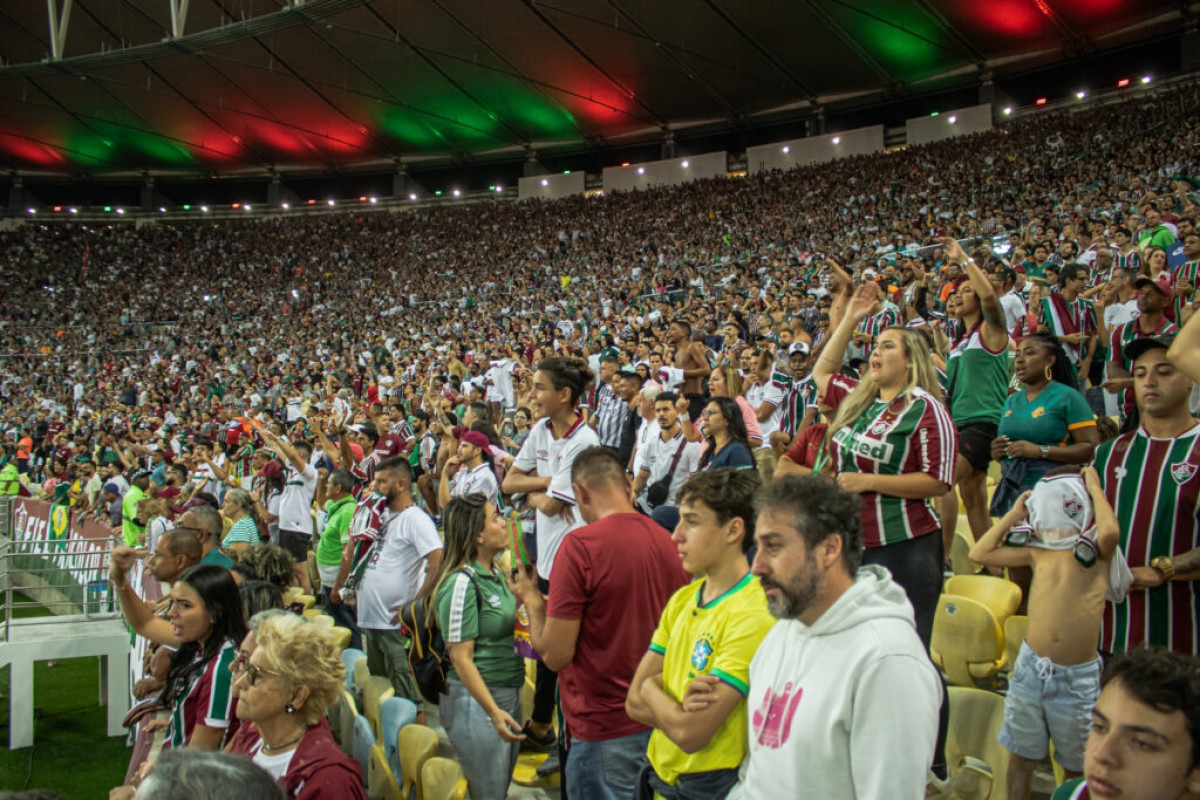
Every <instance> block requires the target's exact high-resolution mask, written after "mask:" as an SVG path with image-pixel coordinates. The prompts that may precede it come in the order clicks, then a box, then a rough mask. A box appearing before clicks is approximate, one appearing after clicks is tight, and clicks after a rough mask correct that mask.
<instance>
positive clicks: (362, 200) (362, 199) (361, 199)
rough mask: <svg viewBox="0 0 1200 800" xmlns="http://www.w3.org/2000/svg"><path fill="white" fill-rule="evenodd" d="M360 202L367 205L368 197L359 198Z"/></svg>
mask: <svg viewBox="0 0 1200 800" xmlns="http://www.w3.org/2000/svg"><path fill="white" fill-rule="evenodd" d="M358 202H360V203H365V202H367V198H366V197H360V198H358Z"/></svg>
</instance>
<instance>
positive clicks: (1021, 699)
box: [996, 642, 1101, 772]
mask: <svg viewBox="0 0 1200 800" xmlns="http://www.w3.org/2000/svg"><path fill="white" fill-rule="evenodd" d="M1100 672H1101V668H1100V658H1099V657H1097V658H1096V660H1094V661H1089V662H1088V663H1086V664H1076V665H1075V666H1071V667H1060V666H1059V665H1058V664H1055V663H1054V662H1053V661H1051V660H1050V659H1048V658H1041V657H1039V656H1038V654H1037V653H1035V652H1033V651H1032V650H1030V649H1029V645H1027V644H1025V643H1024V642H1022V643H1021V652H1020V654H1019V655H1018V656H1017V662H1016V664H1014V665H1013V671H1012V678H1011V680H1010V681H1009V684H1008V697H1007V698H1006V699H1005V701H1004V724H1003V725H1001V726H1000V734H999V736H997V737H996V738H997V739H999V741H1000V744H1002V745H1004V746H1005V747H1006V748H1007V749H1008V751H1009V752H1011V753H1012V754H1013V755H1017V756H1020V757H1021V758H1027V759H1030V760H1033V761H1037V760H1039V759H1042V758H1045V757H1046V752H1047V748H1048V745H1049V741H1050V740H1051V739H1053V740H1054V760H1055V761H1057V762H1058V763H1059V764H1061V765H1062V767H1063V769H1065V770H1070V771H1071V772H1082V771H1083V749H1084V746H1085V745H1086V744H1087V738H1088V732H1089V730H1090V728H1091V724H1092V707H1093V706H1095V705H1096V699H1097V698H1098V697H1099V696H1100Z"/></svg>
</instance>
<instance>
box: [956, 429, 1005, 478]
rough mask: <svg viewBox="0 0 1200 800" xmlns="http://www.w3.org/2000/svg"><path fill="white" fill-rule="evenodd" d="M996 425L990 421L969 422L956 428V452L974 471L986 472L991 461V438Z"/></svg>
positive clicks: (993, 435)
mask: <svg viewBox="0 0 1200 800" xmlns="http://www.w3.org/2000/svg"><path fill="white" fill-rule="evenodd" d="M995 438H996V426H995V425H994V424H993V423H991V422H971V423H968V424H966V425H963V426H962V427H960V428H959V429H958V453H959V455H961V456H962V457H963V458H965V459H966V460H967V463H968V464H970V465H971V469H973V470H975V471H976V472H987V468H988V465H989V464H991V463H992V440H993V439H995Z"/></svg>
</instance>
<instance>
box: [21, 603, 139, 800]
mask: <svg viewBox="0 0 1200 800" xmlns="http://www.w3.org/2000/svg"><path fill="white" fill-rule="evenodd" d="M21 599H22V600H24V599H25V598H21ZM44 613H46V612H44V611H42V610H41V609H29V608H25V609H21V610H20V611H18V612H17V613H16V615H15V616H20V617H29V616H41V615H42V614H44ZM33 683H34V738H33V747H27V748H24V749H22V750H9V749H8V713H9V712H8V707H9V703H8V692H9V686H8V667H4V668H3V669H0V791H18V790H20V789H22V788H29V789H53V790H54V791H56V792H58V793H59V794H61V795H62V796H63V798H65V799H66V800H77V799H78V800H89V798H106V797H108V790H109V789H111V788H112V787H114V786H118V785H120V783H121V780H122V779H123V778H124V777H125V768H126V767H127V766H128V764H129V752H130V751H129V749H128V748H127V747H126V746H125V739H124V738H123V737H115V738H109V737H108V736H106V735H105V733H106V729H107V714H106V709H105V708H104V706H101V705H99V704H98V703H99V692H100V660H99V659H98V658H95V657H89V658H73V659H70V660H67V661H58V662H55V664H54V666H53V667H51V666H49V665H48V664H47V663H46V662H44V661H42V662H38V663H36V664H34V667H33ZM27 776H28V783H26V779H27Z"/></svg>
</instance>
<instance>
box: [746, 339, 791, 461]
mask: <svg viewBox="0 0 1200 800" xmlns="http://www.w3.org/2000/svg"><path fill="white" fill-rule="evenodd" d="M747 377H749V378H753V379H754V383H752V384H750V385H749V386H748V387H747V389H746V394H745V397H746V401H747V402H748V403H750V405H751V406H752V407H753V408H754V412H755V414H756V416H757V417H758V426H759V429H760V430H761V431H762V444H760V445H759V446H758V449H757V450H755V452H754V463H755V464H757V465H758V474H759V477H761V478H762V480H763V483H770V482H771V478H772V477H774V475H775V464H776V463H778V461H779V455H778V454H777V453H776V452H775V451H774V450H773V449H772V448H771V444H770V442H771V434H772V433H774V432H775V431H777V430H779V423H780V421H781V420H782V419H783V398H784V396H785V395H786V394H787V390H788V387H787V386H785V385H784V384H783V383H782V382H781V376H779V375H778V374H777V373H776V372H775V356H774V355H773V354H772V352H771V350H770V349H769V348H766V349H763V351H762V352H761V353H759V354H758V356H757V361H756V362H754V363H753V365H752V366H751V369H750V370H749V371H748V373H747Z"/></svg>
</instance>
